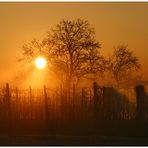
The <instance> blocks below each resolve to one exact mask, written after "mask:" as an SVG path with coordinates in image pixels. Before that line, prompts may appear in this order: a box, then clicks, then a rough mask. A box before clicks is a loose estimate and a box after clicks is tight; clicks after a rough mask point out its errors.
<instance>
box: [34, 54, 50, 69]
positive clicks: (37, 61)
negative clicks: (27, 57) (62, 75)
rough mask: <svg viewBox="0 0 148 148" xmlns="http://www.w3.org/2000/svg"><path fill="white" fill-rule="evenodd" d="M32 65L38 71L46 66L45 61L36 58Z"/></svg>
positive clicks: (41, 58)
mask: <svg viewBox="0 0 148 148" xmlns="http://www.w3.org/2000/svg"><path fill="white" fill-rule="evenodd" d="M34 63H35V66H36V67H37V68H38V69H44V68H45V67H46V65H47V61H46V59H45V58H43V57H37V58H36V59H35V62H34Z"/></svg>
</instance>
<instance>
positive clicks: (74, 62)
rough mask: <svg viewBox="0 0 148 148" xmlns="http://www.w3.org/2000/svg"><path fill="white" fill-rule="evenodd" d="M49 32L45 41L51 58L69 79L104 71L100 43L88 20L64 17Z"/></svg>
mask: <svg viewBox="0 0 148 148" xmlns="http://www.w3.org/2000/svg"><path fill="white" fill-rule="evenodd" d="M47 34H48V35H47V38H46V39H45V40H44V44H45V45H46V47H47V48H48V51H49V59H50V60H51V63H52V64H53V65H54V66H55V67H56V70H57V71H59V72H62V74H64V75H65V79H66V80H67V81H68V82H71V81H72V80H74V79H79V78H81V77H85V76H87V75H88V74H94V73H97V72H101V73H102V72H103V71H104V62H105V60H104V58H103V56H101V55H100V52H99V51H98V49H99V48H100V44H99V43H98V42H97V41H96V40H95V31H94V28H92V27H91V25H90V24H89V23H88V21H85V20H82V19H77V20H75V21H71V20H62V21H61V22H60V23H59V24H57V25H56V26H55V28H54V29H52V30H51V31H49V32H48V33H47Z"/></svg>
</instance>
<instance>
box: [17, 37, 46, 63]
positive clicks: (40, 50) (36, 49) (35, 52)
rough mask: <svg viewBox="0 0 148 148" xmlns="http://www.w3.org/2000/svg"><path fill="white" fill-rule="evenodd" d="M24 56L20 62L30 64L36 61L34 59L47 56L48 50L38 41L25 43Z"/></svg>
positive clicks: (23, 47)
mask: <svg viewBox="0 0 148 148" xmlns="http://www.w3.org/2000/svg"><path fill="white" fill-rule="evenodd" d="M22 55H23V57H22V58H20V59H19V61H22V60H23V61H25V62H26V61H27V62H28V63H30V62H32V61H34V59H35V58H36V57H38V56H41V55H44V56H47V50H46V48H45V46H44V44H43V43H42V41H39V40H37V39H35V38H34V39H33V40H32V41H31V42H29V43H24V44H23V46H22Z"/></svg>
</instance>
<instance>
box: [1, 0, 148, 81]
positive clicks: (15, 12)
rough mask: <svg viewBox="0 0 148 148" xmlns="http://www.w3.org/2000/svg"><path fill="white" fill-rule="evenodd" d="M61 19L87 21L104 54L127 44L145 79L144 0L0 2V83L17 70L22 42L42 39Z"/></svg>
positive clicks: (147, 8)
mask: <svg viewBox="0 0 148 148" xmlns="http://www.w3.org/2000/svg"><path fill="white" fill-rule="evenodd" d="M63 18H65V19H77V18H82V19H86V20H88V21H89V23H90V24H92V25H93V27H94V28H95V30H96V38H97V40H98V41H99V42H100V43H101V45H102V49H101V50H102V53H104V54H105V55H110V54H111V53H112V50H113V46H117V45H119V44H125V45H128V47H129V49H131V50H133V51H134V53H135V54H136V55H137V56H138V57H139V59H140V61H141V63H142V65H143V72H144V77H145V78H146V79H147V78H148V66H147V63H148V54H147V53H148V52H147V50H148V3H146V2H145V3H140V2H138V3H130V2H126V3H125V2H124V3H121V2H120V3H119V2H118V3H117V2H112V3H109V2H108V3H101V2H92V3H90V2H89V3H88V2H87V3H86V2H85V3H84V2H83V3H80V2H75V3H73V2H69V3H68V2H67V3H64V2H63V3H59V2H56V3H53V2H48V3H47V2H46V3H41V2H40V3H31V2H29V3H27V2H26V3H23V2H20V3H16V2H13V3H10V2H6V3H3V2H0V73H1V78H0V81H1V82H2V81H9V78H10V77H11V76H13V75H15V73H16V72H17V71H18V67H19V64H18V63H17V62H16V61H17V58H19V57H20V55H21V46H22V44H23V43H25V42H28V41H30V40H31V39H32V38H34V37H36V38H38V39H42V38H43V37H45V36H46V32H47V31H48V30H49V29H50V28H51V27H53V26H54V25H55V24H57V23H58V22H59V21H60V20H61V19H63ZM16 63H17V64H16Z"/></svg>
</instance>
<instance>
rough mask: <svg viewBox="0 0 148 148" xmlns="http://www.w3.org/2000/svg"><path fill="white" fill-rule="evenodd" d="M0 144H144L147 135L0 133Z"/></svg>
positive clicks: (147, 143) (147, 141)
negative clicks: (9, 134)
mask: <svg viewBox="0 0 148 148" xmlns="http://www.w3.org/2000/svg"><path fill="white" fill-rule="evenodd" d="M0 145H1V146H95V145H96V146H107V145H111V146H119V145H123V146H128V145H133V146H142V145H143V146H144V145H148V137H112V136H98V135H89V136H82V135H81V136H80V135H55V136H52V135H37V134H32V135H29V134H22V135H19V134H17V135H11V136H8V135H0Z"/></svg>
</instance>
